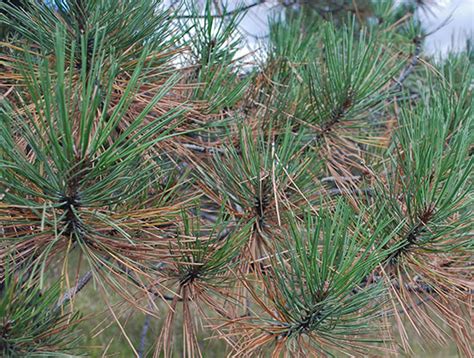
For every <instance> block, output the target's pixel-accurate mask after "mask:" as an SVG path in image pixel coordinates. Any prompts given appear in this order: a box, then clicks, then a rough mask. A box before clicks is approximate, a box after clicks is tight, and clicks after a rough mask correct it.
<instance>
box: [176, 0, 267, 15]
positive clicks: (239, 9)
mask: <svg viewBox="0 0 474 358" xmlns="http://www.w3.org/2000/svg"><path fill="white" fill-rule="evenodd" d="M266 2H267V0H258V1H256V2H254V3H252V4H249V5H246V6H243V7H239V8H237V9H234V10H230V11H227V12H224V13H221V14H215V15H212V17H214V18H225V17H229V16H233V15H236V14H238V13H241V12H245V11H247V10H250V9H251V8H253V7H255V6H258V5H262V4H264V3H266ZM176 18H178V19H205V18H207V16H206V15H178V16H176Z"/></svg>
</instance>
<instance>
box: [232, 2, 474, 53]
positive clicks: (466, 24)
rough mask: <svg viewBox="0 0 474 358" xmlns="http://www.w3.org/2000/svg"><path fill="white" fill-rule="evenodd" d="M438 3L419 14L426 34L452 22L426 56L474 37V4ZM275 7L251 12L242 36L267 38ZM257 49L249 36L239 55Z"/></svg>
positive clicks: (432, 40)
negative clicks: (271, 12) (268, 21)
mask: <svg viewBox="0 0 474 358" xmlns="http://www.w3.org/2000/svg"><path fill="white" fill-rule="evenodd" d="M254 1H255V0H246V1H244V2H241V1H236V3H240V4H242V3H245V4H251V3H253V2H254ZM380 1H383V0H380ZM399 1H404V0H399ZM436 2H437V4H436V5H435V6H432V7H430V11H429V12H423V11H420V13H419V16H420V19H421V21H422V23H423V26H424V27H425V29H426V31H427V32H431V31H432V30H435V29H437V28H438V27H439V26H440V25H441V24H443V23H444V22H445V21H446V20H447V19H448V18H449V17H450V21H449V22H448V23H447V24H445V25H444V26H443V27H441V28H440V29H438V30H437V31H436V32H434V33H433V34H431V35H430V36H429V37H428V38H427V39H426V42H425V52H427V53H429V54H433V55H437V54H439V55H443V54H446V52H447V51H448V50H449V49H450V48H454V49H459V48H462V47H464V46H465V43H466V39H467V38H468V37H469V36H471V37H473V36H474V0H436ZM228 3H229V4H232V3H233V1H228ZM275 3H276V1H271V0H270V1H267V2H266V3H264V4H262V5H259V6H256V7H254V8H252V9H251V10H250V11H249V12H248V13H247V15H246V16H245V17H244V19H243V20H242V23H241V26H240V28H241V29H242V32H243V33H244V34H245V33H247V34H251V35H254V36H263V35H265V33H266V32H267V21H266V19H267V16H268V14H269V11H270V10H271V8H272V7H273V6H275ZM453 40H454V43H453ZM256 46H257V45H256V43H255V40H254V39H253V38H252V37H251V36H248V48H247V49H242V51H240V53H242V54H244V53H246V52H248V51H249V50H252V49H254V48H256Z"/></svg>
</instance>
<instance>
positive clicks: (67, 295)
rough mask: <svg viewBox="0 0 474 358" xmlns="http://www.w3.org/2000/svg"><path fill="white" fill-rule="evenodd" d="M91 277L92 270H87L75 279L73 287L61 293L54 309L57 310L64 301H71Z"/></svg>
mask: <svg viewBox="0 0 474 358" xmlns="http://www.w3.org/2000/svg"><path fill="white" fill-rule="evenodd" d="M91 278H92V270H90V271H87V272H86V273H85V274H84V275H83V276H81V277H80V278H79V280H77V283H76V285H75V286H74V287H72V288H71V289H69V290H68V291H67V292H65V293H64V294H63V296H62V297H61V298H60V300H59V302H58V303H57V304H56V307H55V308H54V310H55V311H56V310H59V309H61V307H63V306H64V305H65V304H66V303H68V302H69V301H71V300H72V299H73V298H74V297H75V296H76V295H77V294H78V293H79V292H81V290H82V289H83V288H84V287H85V286H86V285H87V284H88V283H89V282H90V280H91Z"/></svg>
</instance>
